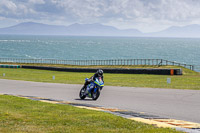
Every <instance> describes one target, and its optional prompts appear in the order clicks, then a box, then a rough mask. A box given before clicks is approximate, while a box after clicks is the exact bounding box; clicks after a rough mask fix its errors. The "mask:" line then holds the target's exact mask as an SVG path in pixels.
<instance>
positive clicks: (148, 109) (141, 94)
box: [0, 79, 200, 123]
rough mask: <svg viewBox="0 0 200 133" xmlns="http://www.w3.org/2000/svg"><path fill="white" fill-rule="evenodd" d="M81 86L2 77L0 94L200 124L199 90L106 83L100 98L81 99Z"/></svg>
mask: <svg viewBox="0 0 200 133" xmlns="http://www.w3.org/2000/svg"><path fill="white" fill-rule="evenodd" d="M81 87H82V85H72V84H57V83H40V82H29V81H17V80H6V79H0V93H1V94H12V95H24V96H36V97H43V98H51V99H56V100H63V101H69V102H75V103H84V104H91V105H97V106H102V107H106V108H118V109H123V110H128V111H135V112H145V113H148V114H151V115H157V116H160V117H164V118H171V119H177V120H184V121H190V122H196V123H200V91H199V90H177V89H159V88H137V87H115V86H105V87H104V88H103V90H102V91H101V95H100V97H99V99H97V100H96V101H93V100H91V99H89V98H86V99H85V100H80V98H79V91H80V88H81Z"/></svg>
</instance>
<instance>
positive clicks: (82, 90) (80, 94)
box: [79, 86, 86, 99]
mask: <svg viewBox="0 0 200 133" xmlns="http://www.w3.org/2000/svg"><path fill="white" fill-rule="evenodd" d="M85 91H86V88H85V87H84V86H83V87H82V88H81V90H80V93H79V97H80V98H81V99H85V97H86V95H85Z"/></svg>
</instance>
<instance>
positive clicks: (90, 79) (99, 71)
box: [83, 69, 104, 92]
mask: <svg viewBox="0 0 200 133" xmlns="http://www.w3.org/2000/svg"><path fill="white" fill-rule="evenodd" d="M97 77H101V79H102V80H103V70H101V69H99V70H97V72H96V73H95V74H94V75H93V76H92V77H90V78H89V79H88V80H86V81H85V84H84V86H83V87H84V88H86V87H87V85H88V84H90V83H91V82H93V81H94V80H95V78H97ZM103 82H104V80H103ZM86 89H87V88H86ZM88 91H89V90H88ZM86 92H87V91H86Z"/></svg>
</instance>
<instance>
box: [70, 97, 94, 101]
mask: <svg viewBox="0 0 200 133" xmlns="http://www.w3.org/2000/svg"><path fill="white" fill-rule="evenodd" d="M74 100H77V101H94V100H92V99H80V98H76V99H74Z"/></svg>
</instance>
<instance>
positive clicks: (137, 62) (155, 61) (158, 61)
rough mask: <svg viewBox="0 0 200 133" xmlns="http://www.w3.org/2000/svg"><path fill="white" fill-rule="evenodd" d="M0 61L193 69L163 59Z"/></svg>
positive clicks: (12, 59) (7, 60) (192, 66)
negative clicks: (168, 66)
mask: <svg viewBox="0 0 200 133" xmlns="http://www.w3.org/2000/svg"><path fill="white" fill-rule="evenodd" d="M0 63H33V64H64V65H85V66H88V65H145V66H154V65H155V66H167V65H172V66H182V67H185V68H188V69H190V70H194V65H187V64H182V63H177V62H175V61H168V60H163V59H113V60H56V59H18V58H0Z"/></svg>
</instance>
